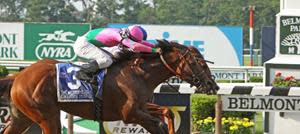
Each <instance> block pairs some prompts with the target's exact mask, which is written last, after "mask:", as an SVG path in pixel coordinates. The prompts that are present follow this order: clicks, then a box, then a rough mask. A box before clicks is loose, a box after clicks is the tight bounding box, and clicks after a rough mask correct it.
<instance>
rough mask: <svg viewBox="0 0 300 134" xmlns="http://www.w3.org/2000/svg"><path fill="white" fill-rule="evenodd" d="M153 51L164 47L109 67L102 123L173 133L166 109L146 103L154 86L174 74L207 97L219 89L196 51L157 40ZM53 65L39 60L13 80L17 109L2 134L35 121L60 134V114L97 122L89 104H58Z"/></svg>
mask: <svg viewBox="0 0 300 134" xmlns="http://www.w3.org/2000/svg"><path fill="white" fill-rule="evenodd" d="M157 47H159V48H161V49H162V53H161V54H159V55H158V54H157V55H140V56H138V57H135V58H131V59H129V60H123V61H120V62H117V63H115V64H114V65H112V66H111V67H110V68H108V71H107V75H106V77H105V80H104V84H103V89H104V91H103V102H102V103H103V105H102V108H101V109H102V113H101V120H102V121H115V120H123V121H124V122H125V123H135V124H139V125H141V126H143V127H144V128H145V129H146V130H147V131H149V132H150V133H152V134H167V133H175V131H174V126H173V117H172V114H171V112H170V110H168V109H167V108H165V107H160V106H158V105H155V104H151V103H148V101H149V100H150V99H151V97H152V95H153V90H154V89H155V87H156V86H157V85H159V84H160V83H162V82H164V81H165V80H166V79H168V78H169V77H171V76H177V77H179V78H181V79H182V80H185V81H187V82H188V83H190V84H191V85H193V86H196V87H202V88H201V89H202V90H205V91H206V92H208V93H209V92H213V93H214V92H215V91H216V90H217V89H218V86H217V85H216V83H215V81H214V80H213V79H212V77H211V72H210V70H209V68H208V66H207V64H206V62H205V60H204V59H203V56H202V55H201V54H200V53H199V51H198V50H197V49H196V48H194V47H191V46H190V47H187V46H184V45H180V44H178V43H175V42H168V41H158V45H157ZM56 63H58V62H57V61H55V60H41V61H38V62H37V63H35V64H32V65H31V66H29V67H28V68H26V69H24V70H23V71H22V72H20V73H19V74H18V75H17V76H16V77H15V78H14V80H13V81H14V83H13V85H12V87H11V89H10V90H11V91H10V97H11V101H12V104H13V106H14V107H15V108H13V109H12V119H11V120H12V121H11V124H10V125H9V126H8V127H7V128H6V129H5V131H4V133H5V134H19V133H22V132H23V131H25V130H26V129H27V128H28V127H29V126H30V125H32V124H33V123H37V124H39V126H40V127H41V128H42V130H43V133H44V134H59V133H61V125H60V110H63V111H65V112H68V113H70V114H73V115H77V116H80V117H82V118H85V119H91V120H96V116H95V114H94V112H93V103H91V102H58V101H57V83H56V68H55V64H56ZM0 90H1V89H0ZM0 92H4V91H0ZM162 116H165V117H167V118H169V121H168V122H169V123H168V125H169V126H168V128H167V127H166V124H165V123H164V122H163V121H162V120H161V119H160V118H159V117H162ZM168 129H170V130H169V131H168Z"/></svg>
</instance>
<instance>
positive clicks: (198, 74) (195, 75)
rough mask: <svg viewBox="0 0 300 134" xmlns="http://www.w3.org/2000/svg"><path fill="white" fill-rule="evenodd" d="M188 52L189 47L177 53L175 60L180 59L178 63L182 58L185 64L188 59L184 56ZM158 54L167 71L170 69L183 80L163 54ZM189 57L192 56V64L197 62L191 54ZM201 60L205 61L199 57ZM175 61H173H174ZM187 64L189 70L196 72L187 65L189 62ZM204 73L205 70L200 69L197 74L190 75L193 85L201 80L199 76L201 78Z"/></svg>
mask: <svg viewBox="0 0 300 134" xmlns="http://www.w3.org/2000/svg"><path fill="white" fill-rule="evenodd" d="M189 53H190V49H189V48H188V49H187V50H186V51H185V52H184V53H183V54H181V53H179V58H178V59H177V60H176V61H178V60H180V62H179V63H181V60H184V63H185V64H187V63H188V61H187V60H186V58H185V57H186V56H187V55H188V54H189ZM159 55H160V59H161V61H162V62H163V64H164V66H165V67H166V68H167V69H168V70H169V71H171V72H172V73H173V74H174V75H175V76H176V77H178V78H180V79H182V80H184V79H183V78H182V77H181V74H180V73H178V72H177V71H175V69H173V68H172V67H171V66H170V65H169V64H168V63H167V61H166V60H165V58H164V56H163V54H162V53H159ZM190 56H191V55H190ZM191 58H192V60H193V61H192V62H193V64H197V63H198V62H197V59H196V58H195V57H193V56H191ZM198 59H200V58H198ZM201 60H202V61H204V62H205V60H204V59H202V58H201ZM176 61H175V62H176ZM187 65H188V66H189V68H190V70H191V71H192V72H196V71H194V69H193V68H192V67H191V65H189V64H187ZM178 66H179V65H177V66H176V68H178ZM204 74H205V71H204V70H202V71H201V72H199V73H198V72H197V74H193V75H192V76H191V79H192V82H193V85H197V84H199V83H200V82H201V81H200V79H199V78H203V75H204Z"/></svg>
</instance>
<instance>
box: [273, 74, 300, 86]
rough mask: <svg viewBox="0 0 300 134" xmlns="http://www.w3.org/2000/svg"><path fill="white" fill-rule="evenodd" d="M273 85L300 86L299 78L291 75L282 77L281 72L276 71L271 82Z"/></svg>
mask: <svg viewBox="0 0 300 134" xmlns="http://www.w3.org/2000/svg"><path fill="white" fill-rule="evenodd" d="M272 86H274V87H300V80H297V79H295V78H294V77H293V76H287V77H284V76H282V75H281V73H277V74H276V76H275V79H274V80H273V82H272Z"/></svg>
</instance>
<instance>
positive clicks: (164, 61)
mask: <svg viewBox="0 0 300 134" xmlns="http://www.w3.org/2000/svg"><path fill="white" fill-rule="evenodd" d="M188 52H189V50H188V49H187V50H186V51H185V53H184V54H183V55H180V58H179V59H177V60H181V59H182V58H184V57H185V56H186V55H187V53H188ZM159 57H160V59H161V61H162V62H163V63H164V65H165V67H167V69H169V71H171V72H172V73H173V74H174V75H175V76H176V77H178V78H180V74H179V73H177V72H176V71H175V70H174V69H173V68H172V67H171V66H170V65H169V64H168V63H167V61H166V60H165V58H164V56H163V55H162V53H159Z"/></svg>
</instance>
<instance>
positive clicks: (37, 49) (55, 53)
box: [25, 23, 90, 61]
mask: <svg viewBox="0 0 300 134" xmlns="http://www.w3.org/2000/svg"><path fill="white" fill-rule="evenodd" d="M89 29H90V25H89V24H61V23H59V24H51V23H50V24H47V23H25V46H26V48H25V59H26V60H40V59H45V58H51V59H57V60H60V61H73V60H75V59H76V55H75V53H74V50H73V47H72V46H73V44H74V42H75V41H76V39H77V37H78V36H81V35H83V34H84V33H85V32H87V31H88V30H89ZM32 51H34V52H32Z"/></svg>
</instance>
